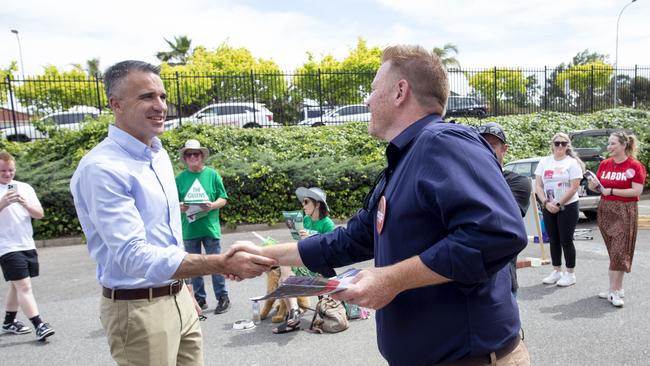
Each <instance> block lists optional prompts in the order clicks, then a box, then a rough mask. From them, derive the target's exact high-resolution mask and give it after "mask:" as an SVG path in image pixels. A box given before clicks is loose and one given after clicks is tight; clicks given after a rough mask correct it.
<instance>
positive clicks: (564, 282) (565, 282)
mask: <svg viewBox="0 0 650 366" xmlns="http://www.w3.org/2000/svg"><path fill="white" fill-rule="evenodd" d="M575 284H576V274H575V273H571V272H565V273H564V274H563V275H562V278H560V279H559V280H558V281H557V285H558V286H561V287H567V286H571V285H575Z"/></svg>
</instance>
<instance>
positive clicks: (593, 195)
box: [504, 128, 633, 220]
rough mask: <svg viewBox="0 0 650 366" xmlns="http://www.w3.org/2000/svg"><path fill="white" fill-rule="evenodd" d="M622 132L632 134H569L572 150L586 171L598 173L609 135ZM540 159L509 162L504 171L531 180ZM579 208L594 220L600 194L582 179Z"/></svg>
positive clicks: (607, 130) (610, 132)
mask: <svg viewBox="0 0 650 366" xmlns="http://www.w3.org/2000/svg"><path fill="white" fill-rule="evenodd" d="M619 131H624V132H625V133H628V134H632V133H633V131H632V130H629V129H621V128H615V129H611V128H609V129H597V130H584V131H575V132H571V133H569V138H570V139H571V146H573V150H574V151H575V152H576V154H577V155H578V156H579V157H580V159H581V160H582V161H583V162H584V163H585V165H586V168H587V170H590V171H592V172H594V173H596V171H598V165H600V162H601V161H603V160H604V159H605V158H604V156H605V155H606V153H607V144H608V139H609V135H611V134H612V133H614V132H619ZM540 159H542V158H541V157H534V158H529V159H522V160H517V161H512V162H509V163H508V164H506V165H505V166H504V169H505V170H510V171H513V172H515V173H518V174H521V175H523V176H526V177H530V178H531V179H532V178H533V175H534V174H535V168H537V164H538V163H539V161H540ZM578 197H579V203H578V205H579V208H580V211H582V213H583V214H584V215H585V216H586V217H587V218H588V219H590V220H595V219H596V217H597V210H598V202H599V201H600V194H599V193H597V192H593V191H592V190H590V189H589V188H588V186H587V179H586V178H583V179H582V180H581V181H580V188H579V189H578Z"/></svg>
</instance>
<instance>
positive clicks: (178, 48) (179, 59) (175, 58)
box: [156, 35, 192, 65]
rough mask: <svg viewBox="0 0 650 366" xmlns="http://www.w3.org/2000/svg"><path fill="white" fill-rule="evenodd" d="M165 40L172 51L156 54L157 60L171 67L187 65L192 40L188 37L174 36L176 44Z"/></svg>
mask: <svg viewBox="0 0 650 366" xmlns="http://www.w3.org/2000/svg"><path fill="white" fill-rule="evenodd" d="M163 39H164V40H165V42H167V45H168V46H169V48H170V50H169V51H161V52H158V53H156V58H158V59H159V60H160V61H162V62H167V63H168V64H171V65H185V64H186V63H187V60H188V58H189V56H190V54H191V50H192V40H191V39H190V38H189V37H188V36H186V35H181V36H174V42H172V41H170V40H168V39H167V38H163Z"/></svg>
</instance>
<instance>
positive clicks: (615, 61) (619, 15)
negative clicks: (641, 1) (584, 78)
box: [614, 0, 636, 108]
mask: <svg viewBox="0 0 650 366" xmlns="http://www.w3.org/2000/svg"><path fill="white" fill-rule="evenodd" d="M634 2H636V0H632V1H631V2H629V3H628V4H627V5H625V6H624V7H623V9H621V12H620V13H618V19H617V20H616V56H615V59H614V108H616V105H617V104H618V96H617V94H616V92H617V89H618V88H617V86H618V24H619V23H620V22H621V15H623V12H624V11H625V9H626V8H627V7H628V6H630V5H632V3H634Z"/></svg>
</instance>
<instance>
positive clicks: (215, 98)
mask: <svg viewBox="0 0 650 366" xmlns="http://www.w3.org/2000/svg"><path fill="white" fill-rule="evenodd" d="M177 74H178V75H179V76H182V79H180V80H177V79H176V75H177ZM279 74H280V69H279V67H278V65H277V64H276V63H275V61H273V60H265V59H261V58H255V57H253V55H252V54H251V52H250V51H249V50H248V49H246V48H243V47H240V48H234V47H231V46H229V45H227V44H226V43H223V44H221V45H220V46H219V47H217V49H215V50H214V51H210V50H208V49H206V48H205V47H201V46H199V47H196V48H195V49H194V51H193V52H192V55H191V56H189V57H188V59H187V62H186V63H185V64H182V65H181V64H179V65H175V64H170V63H167V62H163V63H162V65H161V76H162V78H163V82H164V83H165V88H166V89H167V94H168V100H169V101H170V103H173V104H175V105H177V104H179V103H180V104H181V106H182V108H183V109H184V111H183V113H184V114H185V112H188V113H191V112H194V111H196V110H198V109H199V108H201V107H204V106H206V105H208V104H211V103H217V102H231V101H246V102H251V101H253V100H255V101H263V102H268V101H270V100H271V99H272V98H273V93H274V92H277V93H280V94H281V93H282V92H283V91H284V90H286V82H285V81H284V79H282V78H278V77H277V75H279ZM178 87H180V90H178ZM179 95H180V96H181V100H179V99H178V96H179Z"/></svg>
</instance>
